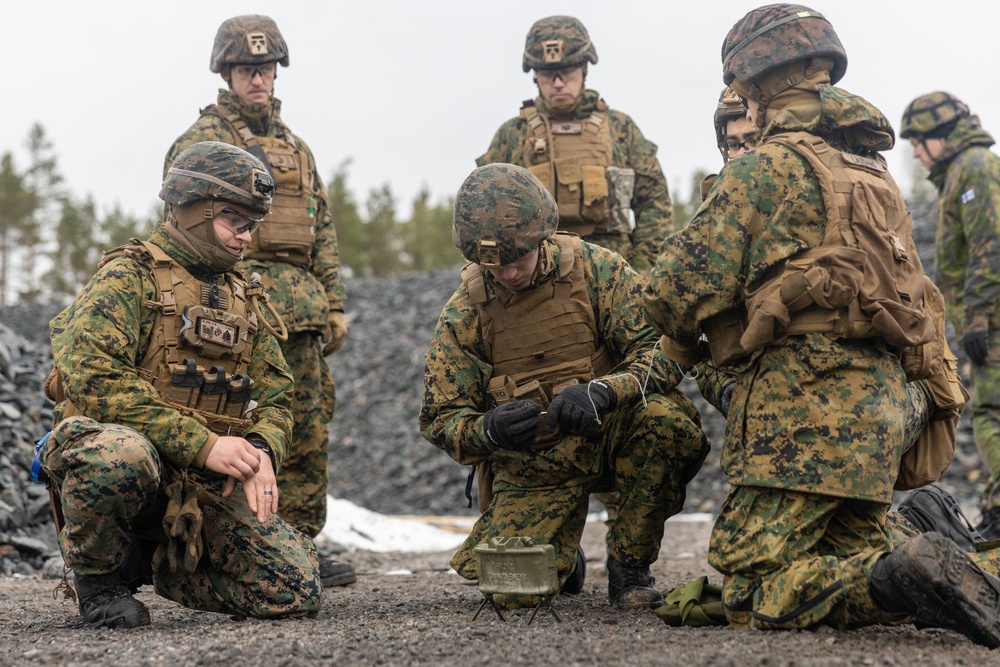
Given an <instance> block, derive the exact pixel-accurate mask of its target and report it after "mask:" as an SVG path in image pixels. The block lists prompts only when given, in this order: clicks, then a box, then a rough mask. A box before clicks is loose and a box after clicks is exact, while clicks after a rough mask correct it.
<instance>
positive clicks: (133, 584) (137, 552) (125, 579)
mask: <svg viewBox="0 0 1000 667" xmlns="http://www.w3.org/2000/svg"><path fill="white" fill-rule="evenodd" d="M158 546H159V542H155V541H153V540H147V539H143V538H139V537H134V536H133V537H129V540H128V543H127V544H126V545H125V556H124V557H123V558H122V563H121V565H119V566H118V574H119V576H121V580H122V583H124V584H125V587H126V588H128V591H129V593H135V592H136V591H138V590H139V588H140V587H142V586H151V585H152V584H153V554H154V553H155V552H156V548H157V547H158Z"/></svg>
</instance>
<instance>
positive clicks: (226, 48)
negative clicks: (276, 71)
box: [209, 14, 288, 74]
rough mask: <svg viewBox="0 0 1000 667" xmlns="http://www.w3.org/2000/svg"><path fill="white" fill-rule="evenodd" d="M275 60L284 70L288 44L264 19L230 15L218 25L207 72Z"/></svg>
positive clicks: (269, 20) (275, 25)
mask: <svg viewBox="0 0 1000 667" xmlns="http://www.w3.org/2000/svg"><path fill="white" fill-rule="evenodd" d="M274 61H277V62H279V63H281V66H282V67H288V45H287V44H285V39H284V38H283V37H282V36H281V31H279V30H278V26H277V24H276V23H275V22H274V20H273V19H271V18H270V17H268V16H261V15H259V14H250V15H247V16H234V17H233V18H231V19H227V20H225V21H223V22H222V25H220V26H219V32H217V33H216V34H215V44H214V45H213V46H212V62H211V63H210V64H209V69H211V70H212V71H213V72H215V73H216V74H218V73H219V72H221V71H222V69H223V68H224V67H227V66H229V65H258V64H260V63H270V62H274Z"/></svg>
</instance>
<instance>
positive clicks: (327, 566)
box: [164, 15, 356, 586]
mask: <svg viewBox="0 0 1000 667" xmlns="http://www.w3.org/2000/svg"><path fill="white" fill-rule="evenodd" d="M279 64H280V65H282V66H283V67H287V66H288V46H287V45H286V44H285V40H284V38H282V36H281V33H280V32H279V31H278V26H277V25H275V23H274V21H273V20H271V19H270V18H268V17H267V16H256V15H254V16H237V17H235V18H231V19H229V20H227V21H224V22H223V23H222V25H221V26H219V32H218V33H217V34H216V36H215V45H214V47H213V49H212V60H211V64H210V69H211V70H212V72H215V73H217V74H220V75H221V76H222V79H223V80H224V81H225V82H226V84H227V86H228V90H220V91H219V98H218V103H217V104H212V105H209V106H208V107H206V108H204V109H202V111H201V116H200V117H199V118H198V120H197V121H195V123H194V125H192V126H191V127H190V129H188V131H187V132H185V133H184V134H182V135H181V136H180V137H178V139H177V141H175V142H174V145H173V146H172V147H171V148H170V151H169V152H168V153H167V159H166V163H165V165H164V170H166V169H167V167H168V166H169V165H170V163H171V162H172V161H173V159H174V158H175V157H176V156H177V154H178V153H180V152H181V151H182V150H184V149H185V148H186V147H188V146H190V145H191V144H193V143H195V142H198V141H222V142H225V143H230V144H233V145H236V146H239V147H240V148H244V149H246V150H247V151H249V152H250V153H252V154H253V155H255V156H257V157H258V158H260V160H261V161H262V162H263V163H264V164H265V166H266V167H267V168H268V171H270V172H271V174H273V176H274V180H275V182H276V185H277V189H276V191H275V193H274V204H273V205H272V207H271V212H270V214H269V215H268V216H267V217H266V218H265V219H264V223H263V224H262V225H261V227H260V230H259V231H258V232H257V234H255V235H254V238H253V242H252V244H251V246H250V248H249V249H248V250H247V253H246V260H245V262H244V265H243V268H244V269H245V270H246V271H248V272H256V273H259V274H260V275H261V277H262V279H263V281H264V286H265V287H266V288H267V290H268V292H269V293H270V295H271V303H272V304H273V305H274V307H275V309H276V310H277V311H278V313H280V315H281V317H282V318H284V320H285V324H286V325H287V327H288V332H289V334H288V340H287V341H286V342H284V343H282V345H281V351H282V353H283V354H284V355H285V360H286V361H287V362H288V366H289V368H291V370H292V375H293V376H294V378H295V396H294V399H293V401H292V418H293V420H294V427H293V429H292V442H291V445H290V447H289V453H288V459H287V460H286V461H285V465H284V467H283V468H282V471H281V477H280V478H279V480H278V483H279V485H280V487H281V497H282V504H281V510H280V512H281V516H282V517H283V518H284V519H285V520H287V521H288V522H289V523H290V524H292V525H293V526H294V527H296V528H298V529H299V530H301V531H302V532H303V533H305V534H306V535H309V536H310V537H316V536H317V535H318V534H319V533H320V531H321V530H323V526H324V524H325V523H326V496H327V483H328V479H329V470H328V447H329V431H328V427H327V424H328V423H329V421H330V419H331V418H332V417H333V411H334V407H335V406H336V393H335V389H334V384H333V377H332V375H331V374H330V369H329V367H328V366H327V364H326V361H325V360H324V357H326V356H328V355H330V354H333V353H334V352H336V351H337V350H338V349H340V347H341V345H343V343H344V338H345V336H346V334H347V328H346V326H345V323H344V288H343V286H342V285H341V282H340V255H339V251H338V248H337V232H336V230H335V229H334V226H333V220H332V218H331V217H330V212H329V210H328V208H327V198H326V187H325V186H324V185H323V180H322V179H321V178H320V175H319V173H317V171H316V161H315V159H314V158H313V154H312V151H310V150H309V147H308V146H306V144H305V142H304V141H302V139H301V138H299V137H297V136H295V135H294V134H292V132H291V130H289V129H288V127H287V126H286V125H285V124H284V122H282V120H281V101H280V100H278V99H277V98H275V97H274V81H275V79H276V78H277V76H278V71H277V70H278V65H279ZM320 570H321V573H322V575H323V583H324V585H326V586H338V585H345V584H350V583H353V582H354V581H356V576H355V573H354V568H352V567H351V566H350V565H348V564H346V563H337V562H334V561H331V560H327V559H323V560H322V561H321V563H320Z"/></svg>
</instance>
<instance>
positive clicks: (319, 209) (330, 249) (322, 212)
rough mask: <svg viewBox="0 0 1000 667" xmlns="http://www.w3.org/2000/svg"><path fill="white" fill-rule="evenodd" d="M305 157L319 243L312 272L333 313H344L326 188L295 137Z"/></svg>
mask: <svg viewBox="0 0 1000 667" xmlns="http://www.w3.org/2000/svg"><path fill="white" fill-rule="evenodd" d="M295 139H296V141H298V142H299V146H300V147H301V148H302V150H303V152H304V153H305V154H306V157H307V158H308V162H309V169H310V171H311V172H312V182H313V197H315V200H316V220H317V222H318V224H317V227H316V241H315V243H314V244H313V248H312V272H313V274H314V275H315V276H316V278H317V279H318V280H319V282H320V284H322V285H323V289H324V290H326V296H327V299H328V301H329V303H330V310H339V311H343V310H344V297H345V291H344V284H343V283H342V282H341V281H340V246H339V244H338V243H337V229H336V227H335V226H334V220H333V217H332V216H331V215H330V208H329V205H328V201H329V200H328V198H327V194H326V185H324V183H323V179H322V178H321V177H320V175H319V172H318V170H317V169H316V160H315V158H314V157H313V154H312V151H311V150H309V147H308V146H307V145H306V143H305V142H304V141H302V139H300V138H299V137H297V136H296V137H295Z"/></svg>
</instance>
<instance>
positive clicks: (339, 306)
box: [163, 89, 344, 332]
mask: <svg viewBox="0 0 1000 667" xmlns="http://www.w3.org/2000/svg"><path fill="white" fill-rule="evenodd" d="M218 104H219V106H221V107H223V108H225V109H228V110H230V111H232V112H234V113H236V114H238V115H239V116H240V117H241V118H242V119H243V121H244V122H245V123H246V124H247V127H249V129H250V130H251V131H252V132H253V133H254V134H255V135H256V136H261V137H285V138H286V139H290V140H291V141H293V142H294V143H295V144H296V145H298V147H299V148H300V149H301V150H302V151H303V152H304V153H305V154H306V156H307V158H308V163H309V165H310V168H311V169H312V170H313V183H314V184H315V187H316V193H315V196H316V202H317V207H316V218H315V219H316V220H317V221H318V228H317V230H316V240H315V243H314V244H313V248H312V264H311V266H310V267H308V268H303V267H299V266H295V265H293V264H288V263H284V262H276V261H265V260H247V261H245V262H244V266H243V268H244V269H245V270H246V271H247V272H248V273H251V272H259V273H260V274H261V277H262V278H263V282H264V286H265V287H267V291H268V294H270V295H271V303H272V304H273V305H274V307H275V309H276V310H277V311H278V313H280V314H281V316H282V318H283V319H284V321H285V324H286V325H287V326H288V330H289V332H300V331H316V332H322V331H323V330H324V328H325V327H326V324H327V315H328V313H329V311H331V310H340V311H342V310H343V309H344V287H343V285H342V284H341V282H340V250H339V247H338V245H337V231H336V229H335V228H334V224H333V219H332V218H331V216H330V211H329V209H328V208H327V194H326V187H325V186H324V185H323V179H322V178H321V177H320V175H319V173H318V172H317V171H316V160H315V159H314V157H313V154H312V151H310V150H309V147H308V146H306V144H305V142H304V141H302V139H301V138H299V137H297V136H295V135H293V134H292V133H291V131H290V130H289V129H288V127H287V126H286V125H285V124H284V123H283V122H282V121H281V101H280V100H278V99H272V100H271V102H270V103H268V104H244V103H242V102H241V101H240V100H239V98H237V97H236V96H235V95H233V94H232V93H231V92H229V91H228V90H222V89H220V90H219V99H218ZM199 141H222V142H225V143H229V144H234V145H238V142H237V141H236V138H235V137H234V135H233V133H232V131H231V130H230V126H229V124H228V123H226V121H224V120H223V119H222V118H219V117H218V116H213V115H207V114H206V115H203V116H199V118H198V120H196V121H195V123H194V124H193V125H192V126H191V127H190V128H188V130H187V131H186V132H185V133H184V134H182V135H181V136H180V137H178V138H177V140H176V141H175V142H174V144H173V146H171V147H170V150H169V151H168V152H167V157H166V160H165V162H164V165H163V173H164V175H166V172H167V169H169V168H170V165H171V164H172V163H173V161H174V158H176V157H177V155H178V154H179V153H180V152H181V151H182V150H184V149H185V148H187V147H188V146H190V145H191V144H194V143H197V142H199Z"/></svg>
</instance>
